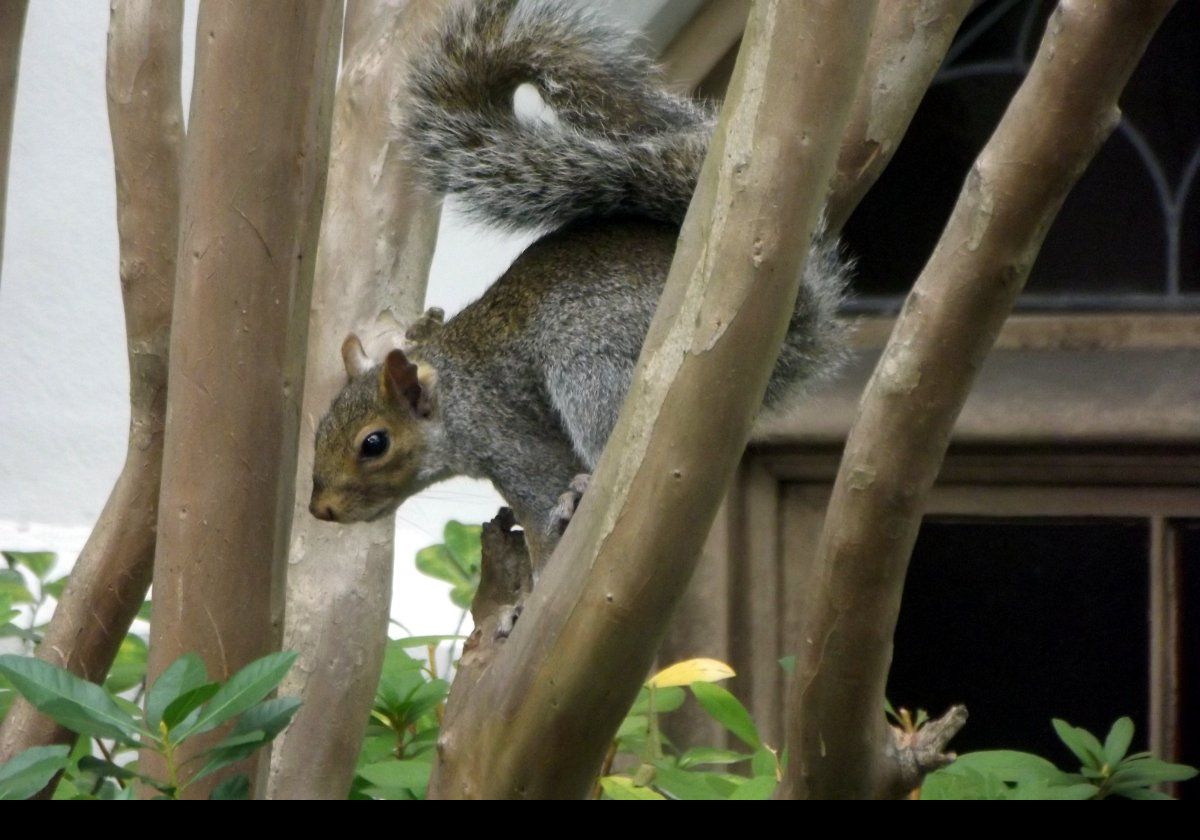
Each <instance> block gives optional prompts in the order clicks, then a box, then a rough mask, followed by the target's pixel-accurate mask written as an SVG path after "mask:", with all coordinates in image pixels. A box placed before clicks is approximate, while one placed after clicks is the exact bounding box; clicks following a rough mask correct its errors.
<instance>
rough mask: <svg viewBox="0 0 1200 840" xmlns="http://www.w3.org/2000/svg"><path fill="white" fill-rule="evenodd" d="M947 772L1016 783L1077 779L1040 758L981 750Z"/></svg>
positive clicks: (967, 755)
mask: <svg viewBox="0 0 1200 840" xmlns="http://www.w3.org/2000/svg"><path fill="white" fill-rule="evenodd" d="M947 769H950V770H955V771H961V770H966V769H971V770H975V771H978V772H980V773H983V774H990V775H993V776H995V777H997V778H998V779H1001V780H1002V781H1005V782H1013V783H1019V782H1029V781H1035V780H1037V781H1044V782H1048V783H1051V784H1068V783H1070V782H1071V781H1072V780H1073V779H1077V778H1078V777H1077V776H1072V775H1070V774H1069V773H1064V772H1063V771H1062V770H1059V769H1058V768H1057V767H1055V766H1054V765H1053V764H1051V763H1050V762H1049V761H1047V760H1046V759H1044V758H1042V757H1041V756H1037V755H1033V754H1032V753H1026V752H1019V751H1017V750H980V751H979V752H971V753H964V754H963V755H960V756H959V757H958V758H957V759H956V760H955V762H954V764H952V765H950V767H949V768H947Z"/></svg>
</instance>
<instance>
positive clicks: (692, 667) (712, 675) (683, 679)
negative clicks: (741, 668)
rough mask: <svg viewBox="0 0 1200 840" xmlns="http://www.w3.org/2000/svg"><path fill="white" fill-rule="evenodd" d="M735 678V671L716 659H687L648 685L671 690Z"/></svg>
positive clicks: (665, 670)
mask: <svg viewBox="0 0 1200 840" xmlns="http://www.w3.org/2000/svg"><path fill="white" fill-rule="evenodd" d="M732 676H734V673H733V669H732V668H730V667H729V666H728V665H726V664H725V663H724V662H719V661H717V660H716V659H703V658H702V659H685V660H684V661H683V662H676V663H675V664H674V665H670V666H668V667H666V668H663V669H662V670H661V671H659V672H658V673H657V674H655V675H654V676H653V677H651V678H650V679H649V680H648V681H647V682H646V685H649V686H653V687H654V688H669V687H671V686H673V685H691V684H692V683H696V682H705V683H711V682H720V681H721V680H727V679H729V678H730V677H732Z"/></svg>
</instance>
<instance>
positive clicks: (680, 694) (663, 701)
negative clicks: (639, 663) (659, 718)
mask: <svg viewBox="0 0 1200 840" xmlns="http://www.w3.org/2000/svg"><path fill="white" fill-rule="evenodd" d="M686 699H687V692H685V691H684V690H683V689H682V688H677V687H674V686H672V687H669V688H656V689H654V711H655V713H657V714H667V713H668V712H673V711H675V710H676V709H678V708H679V707H680V706H682V705H683V701H684V700H686ZM649 711H650V689H648V688H646V687H645V686H642V688H641V689H639V690H638V696H637V699H636V700H634V701H633V708H631V709H630V710H629V714H631V715H644V714H648V713H649Z"/></svg>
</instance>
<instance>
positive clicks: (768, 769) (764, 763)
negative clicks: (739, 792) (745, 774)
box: [750, 746, 779, 776]
mask: <svg viewBox="0 0 1200 840" xmlns="http://www.w3.org/2000/svg"><path fill="white" fill-rule="evenodd" d="M752 759H753V760H752V761H751V763H750V770H751V775H753V776H774V775H775V774H776V773H777V772H779V758H778V757H777V756H776V755H775V753H774V752H772V751H771V750H770V749H769V748H768V747H766V746H762V747H759V748H758V749H757V750H755V751H754V755H753V756H752Z"/></svg>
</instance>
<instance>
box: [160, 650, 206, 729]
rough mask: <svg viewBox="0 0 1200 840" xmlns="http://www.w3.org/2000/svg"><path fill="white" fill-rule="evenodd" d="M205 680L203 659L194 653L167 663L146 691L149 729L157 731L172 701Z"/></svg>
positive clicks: (185, 714) (202, 683)
mask: <svg viewBox="0 0 1200 840" xmlns="http://www.w3.org/2000/svg"><path fill="white" fill-rule="evenodd" d="M207 682H208V670H207V669H206V668H205V667H204V660H203V659H201V658H200V657H199V656H197V655H196V654H194V653H185V654H184V655H183V656H181V657H179V658H178V659H176V660H175V661H174V662H172V663H171V664H170V665H168V666H167V669H166V670H165V671H163V672H162V673H161V674H159V675H158V679H156V680H155V681H154V684H153V685H151V686H150V690H149V691H148V692H146V723H147V724H148V725H149V726H150V729H151V730H152V731H158V724H159V721H161V720H162V717H163V712H164V711H165V710H166V708H167V706H169V705H170V704H171V702H172V701H174V700H175V699H176V698H178V697H180V696H182V695H184V694H186V693H187V692H189V691H192V690H194V689H197V688H199V687H200V686H202V685H204V684H205V683H207ZM215 690H216V689H214V691H215ZM200 702H204V701H203V700H202V701H200ZM186 716H187V713H186V712H185V713H184V717H186ZM181 719H182V718H181ZM176 722H178V721H176Z"/></svg>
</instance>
